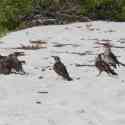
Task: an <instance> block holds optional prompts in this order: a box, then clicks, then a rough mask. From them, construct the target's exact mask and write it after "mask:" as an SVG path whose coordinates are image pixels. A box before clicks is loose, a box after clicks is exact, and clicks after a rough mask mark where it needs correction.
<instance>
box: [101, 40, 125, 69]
mask: <svg viewBox="0 0 125 125" xmlns="http://www.w3.org/2000/svg"><path fill="white" fill-rule="evenodd" d="M99 44H101V45H103V47H104V52H103V55H104V58H103V60H104V61H105V62H106V63H108V64H110V65H111V66H112V67H113V68H117V66H120V65H122V66H125V64H123V63H122V62H120V61H119V60H118V58H117V56H116V55H115V54H114V53H113V52H112V50H111V47H112V45H111V44H110V43H109V42H106V43H99Z"/></svg>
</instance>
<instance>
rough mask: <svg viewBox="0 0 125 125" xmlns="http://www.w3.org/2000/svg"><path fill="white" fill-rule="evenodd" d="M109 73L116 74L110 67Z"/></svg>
mask: <svg viewBox="0 0 125 125" xmlns="http://www.w3.org/2000/svg"><path fill="white" fill-rule="evenodd" d="M110 73H111V74H112V75H118V74H117V73H116V72H115V71H114V70H113V69H110Z"/></svg>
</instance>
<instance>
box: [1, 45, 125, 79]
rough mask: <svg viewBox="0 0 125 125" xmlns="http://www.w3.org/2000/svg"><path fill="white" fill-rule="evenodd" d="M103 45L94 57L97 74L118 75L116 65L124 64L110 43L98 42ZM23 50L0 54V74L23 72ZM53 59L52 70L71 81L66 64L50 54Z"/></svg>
mask: <svg viewBox="0 0 125 125" xmlns="http://www.w3.org/2000/svg"><path fill="white" fill-rule="evenodd" d="M99 44H101V45H103V47H104V49H105V50H104V52H103V53H99V54H98V55H97V57H96V59H95V66H96V68H97V69H98V71H99V73H98V75H97V76H100V74H101V73H102V72H106V73H107V74H109V75H110V74H111V75H118V74H117V73H116V72H115V69H116V68H117V66H120V65H122V66H125V64H123V63H121V62H120V61H119V60H118V59H117V56H115V54H114V53H113V52H112V50H111V47H112V46H111V44H110V43H99ZM23 55H24V53H23V52H14V53H12V54H10V55H8V56H2V55H0V73H2V74H10V73H12V72H13V71H15V72H21V73H23V74H25V71H24V69H23V66H22V64H24V63H25V61H20V60H19V59H18V56H23ZM52 57H53V58H54V60H55V63H54V65H53V70H54V71H55V72H56V73H57V74H58V75H59V76H61V77H62V78H64V79H65V80H68V81H72V80H73V79H72V78H71V77H70V75H69V73H68V71H67V68H66V66H65V65H64V64H63V63H62V62H61V60H60V58H59V57H58V56H52Z"/></svg>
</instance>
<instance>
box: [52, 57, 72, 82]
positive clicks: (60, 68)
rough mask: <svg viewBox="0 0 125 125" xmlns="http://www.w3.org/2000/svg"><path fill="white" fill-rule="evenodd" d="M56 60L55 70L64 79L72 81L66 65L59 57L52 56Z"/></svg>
mask: <svg viewBox="0 0 125 125" xmlns="http://www.w3.org/2000/svg"><path fill="white" fill-rule="evenodd" d="M52 57H53V58H54V59H55V64H54V65H53V70H54V71H55V72H56V73H57V74H58V75H60V76H62V77H63V78H64V79H66V80H68V81H71V80H73V79H72V78H71V77H70V76H69V73H68V71H67V69H66V67H65V65H64V64H63V63H62V62H61V60H60V58H59V57H58V56H52Z"/></svg>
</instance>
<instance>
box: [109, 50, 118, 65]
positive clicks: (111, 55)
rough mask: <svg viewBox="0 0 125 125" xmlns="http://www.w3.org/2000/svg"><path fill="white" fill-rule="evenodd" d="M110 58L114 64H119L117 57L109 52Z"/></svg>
mask: <svg viewBox="0 0 125 125" xmlns="http://www.w3.org/2000/svg"><path fill="white" fill-rule="evenodd" d="M110 57H111V58H112V59H113V60H114V61H115V63H116V64H119V61H118V59H117V57H116V56H115V55H114V54H113V53H112V52H110Z"/></svg>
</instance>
